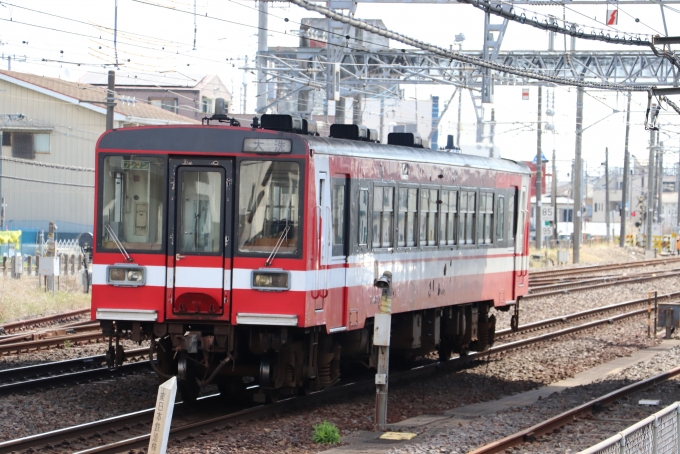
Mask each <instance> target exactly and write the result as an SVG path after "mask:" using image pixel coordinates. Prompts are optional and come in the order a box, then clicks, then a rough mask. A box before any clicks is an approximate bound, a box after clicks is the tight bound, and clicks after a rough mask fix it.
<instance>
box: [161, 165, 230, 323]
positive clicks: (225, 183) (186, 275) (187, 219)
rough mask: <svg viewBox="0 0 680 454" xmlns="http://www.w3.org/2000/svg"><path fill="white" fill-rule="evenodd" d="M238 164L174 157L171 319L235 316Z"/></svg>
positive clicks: (168, 283)
mask: <svg viewBox="0 0 680 454" xmlns="http://www.w3.org/2000/svg"><path fill="white" fill-rule="evenodd" d="M232 182H233V162H232V161H230V160H214V159H210V160H208V159H191V160H189V159H171V160H170V188H169V192H170V206H169V214H170V216H169V218H168V219H169V220H170V221H169V223H170V229H169V230H170V234H171V237H170V238H171V241H170V248H169V252H170V254H169V255H168V282H167V285H168V293H169V294H171V297H170V298H169V303H170V304H169V307H168V308H167V311H166V316H167V318H176V317H177V318H182V317H187V316H191V317H192V318H196V317H199V318H200V317H209V318H220V319H225V320H227V319H228V317H229V301H230V294H231V267H232V266H231V264H232V261H231V243H230V238H231V237H232V232H231V225H232V213H233V209H232V207H233V200H234V199H233V196H232V191H233V184H232Z"/></svg>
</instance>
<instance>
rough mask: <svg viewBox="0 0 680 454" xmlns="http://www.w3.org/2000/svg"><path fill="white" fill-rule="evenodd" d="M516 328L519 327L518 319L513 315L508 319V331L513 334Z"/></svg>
mask: <svg viewBox="0 0 680 454" xmlns="http://www.w3.org/2000/svg"><path fill="white" fill-rule="evenodd" d="M518 327H519V319H518V317H517V315H513V316H512V317H510V329H511V330H512V332H513V333H514V332H516V331H517V328H518Z"/></svg>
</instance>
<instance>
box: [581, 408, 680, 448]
mask: <svg viewBox="0 0 680 454" xmlns="http://www.w3.org/2000/svg"><path fill="white" fill-rule="evenodd" d="M679 430H680V402H676V403H674V404H673V405H671V406H669V407H666V408H664V409H663V410H661V411H659V412H657V413H654V414H653V415H651V416H648V417H647V418H645V419H643V420H642V421H640V422H639V423H637V424H634V425H632V426H630V427H629V428H627V429H625V430H623V431H622V432H619V433H618V434H616V435H614V436H613V437H611V438H609V439H607V440H605V441H603V442H601V443H598V444H596V445H595V446H593V447H592V448H588V449H586V450H585V451H581V452H580V453H579V454H678V452H680V450H679V447H680V435H679V434H678V431H679Z"/></svg>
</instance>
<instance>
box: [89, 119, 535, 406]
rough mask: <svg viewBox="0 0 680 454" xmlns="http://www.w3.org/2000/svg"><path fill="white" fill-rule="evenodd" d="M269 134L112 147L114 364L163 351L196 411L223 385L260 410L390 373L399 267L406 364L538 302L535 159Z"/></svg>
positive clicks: (171, 135)
mask: <svg viewBox="0 0 680 454" xmlns="http://www.w3.org/2000/svg"><path fill="white" fill-rule="evenodd" d="M225 119H226V117H225V116H224V115H216V116H215V117H213V119H212V120H225ZM227 120H228V119H227ZM235 123H236V122H235V121H232V124H235ZM256 126H259V127H253V128H248V127H240V126H231V125H230V126H226V125H223V124H221V123H219V122H218V124H217V125H215V124H210V122H209V121H208V124H207V125H202V126H159V127H139V128H128V129H118V130H112V131H108V132H106V133H105V134H104V135H103V136H102V137H101V138H100V139H99V141H98V143H97V149H96V153H97V159H96V162H97V163H96V167H97V169H96V188H97V200H96V204H95V213H96V214H95V231H96V233H95V235H96V241H95V247H94V251H93V271H92V317H93V319H96V320H99V321H100V322H101V325H102V327H103V329H104V332H105V333H107V334H108V335H109V336H110V339H111V341H110V349H109V359H110V362H111V364H120V363H122V362H123V360H124V352H123V350H122V348H121V347H120V346H119V345H118V340H119V339H121V338H130V339H133V340H135V341H142V340H151V345H152V352H153V353H152V354H153V355H154V357H155V358H156V361H152V365H153V367H154V369H155V370H156V372H157V373H158V374H159V375H160V376H161V377H163V378H165V377H168V376H172V375H176V376H177V377H178V379H179V384H180V390H181V392H182V393H183V395H184V398H185V399H188V400H191V399H194V398H195V397H196V396H197V394H198V392H199V389H200V387H201V386H202V385H205V384H207V383H211V382H214V383H216V384H217V385H218V386H219V388H220V390H221V391H222V392H225V393H239V391H242V390H244V389H245V388H246V387H250V388H257V387H253V386H252V385H253V384H259V388H258V389H259V391H258V393H257V394H256V395H255V398H256V399H257V400H261V399H264V398H265V397H267V396H268V397H270V398H274V399H275V398H276V397H277V396H278V395H279V394H280V393H284V394H285V393H292V392H297V391H299V390H301V389H302V390H317V389H322V388H324V387H327V386H330V385H332V384H333V383H334V382H335V381H336V380H337V378H338V376H339V374H340V369H341V364H345V363H349V362H353V361H357V362H362V363H364V364H368V365H374V364H375V361H376V353H375V350H376V349H375V348H373V346H372V324H373V316H374V314H375V313H376V312H377V311H379V302H380V295H381V290H380V289H379V288H377V287H376V286H375V283H376V281H377V280H378V278H379V277H380V276H382V275H383V273H384V272H385V271H389V272H391V274H392V291H393V297H392V305H391V310H392V314H393V315H392V328H391V351H392V353H393V354H395V355H399V356H403V357H408V356H413V355H423V354H427V353H430V352H433V351H437V350H438V351H439V354H440V356H443V357H447V358H448V357H450V355H451V354H452V353H454V352H456V353H463V354H464V353H465V352H467V351H468V350H475V351H480V350H484V349H486V348H488V347H489V346H490V345H491V344H492V343H493V340H494V332H495V317H494V316H493V315H492V311H491V310H492V309H496V310H508V309H509V308H510V307H511V306H512V305H513V304H514V303H515V302H516V301H517V300H518V298H519V297H521V296H522V295H524V294H525V293H526V292H527V286H528V280H527V272H528V216H527V212H528V203H529V202H528V192H527V188H528V187H529V183H530V172H529V170H528V168H527V167H526V165H524V164H522V163H517V162H514V161H509V160H505V159H489V158H482V157H477V156H468V155H463V154H456V153H448V152H442V151H432V150H428V149H423V148H422V147H418V145H419V144H418V142H417V139H418V138H417V136H415V135H413V134H391V135H390V140H389V142H391V144H379V143H375V141H371V140H370V139H372V135H373V132H372V131H370V130H368V131H367V130H366V129H365V128H363V127H359V126H354V125H338V126H336V125H334V126H333V128H332V130H331V135H333V136H335V137H336V138H321V137H318V136H316V135H315V134H312V133H311V131H310V129H311V125H309V124H308V123H307V122H306V121H304V120H300V119H298V118H295V117H291V116H285V115H265V116H263V117H262V124H261V126H260V125H256ZM337 137H344V138H337ZM114 342H115V345H114Z"/></svg>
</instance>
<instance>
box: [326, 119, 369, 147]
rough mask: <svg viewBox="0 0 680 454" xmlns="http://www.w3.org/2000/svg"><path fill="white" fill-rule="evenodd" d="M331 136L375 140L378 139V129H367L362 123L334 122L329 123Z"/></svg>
mask: <svg viewBox="0 0 680 454" xmlns="http://www.w3.org/2000/svg"><path fill="white" fill-rule="evenodd" d="M330 136H331V137H333V138H335V139H348V140H361V141H364V142H376V143H380V141H379V140H378V131H376V130H375V129H369V128H367V127H366V126H362V125H354V124H352V125H346V124H341V123H336V124H332V125H331V134H330Z"/></svg>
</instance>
